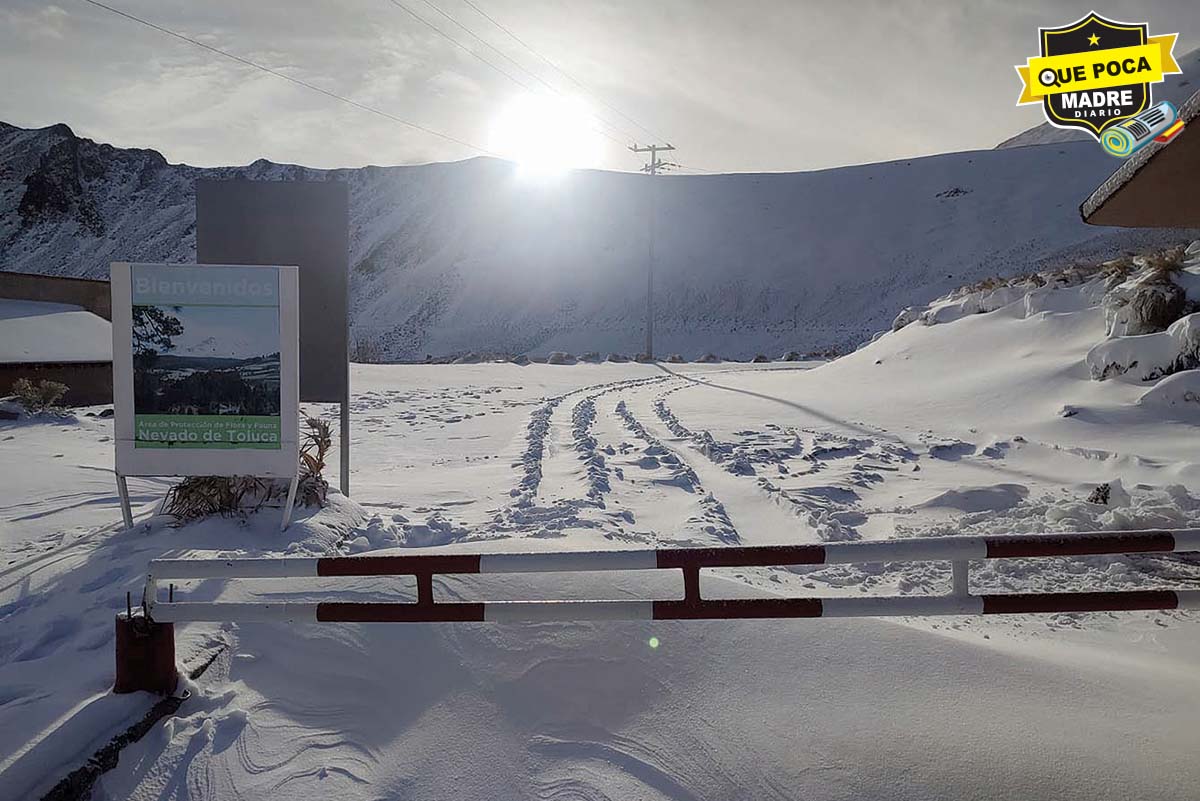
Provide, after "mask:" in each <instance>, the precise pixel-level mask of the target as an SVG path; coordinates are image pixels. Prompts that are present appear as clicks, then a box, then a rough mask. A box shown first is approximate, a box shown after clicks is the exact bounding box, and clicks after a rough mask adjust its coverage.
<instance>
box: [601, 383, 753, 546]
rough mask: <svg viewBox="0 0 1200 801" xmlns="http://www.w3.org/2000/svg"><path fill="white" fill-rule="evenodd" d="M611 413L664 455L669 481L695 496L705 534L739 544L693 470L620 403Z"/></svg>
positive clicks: (726, 517)
mask: <svg viewBox="0 0 1200 801" xmlns="http://www.w3.org/2000/svg"><path fill="white" fill-rule="evenodd" d="M614 411H615V412H616V414H617V416H619V417H620V418H621V420H622V421H623V422H624V424H625V427H626V428H627V429H628V430H629V431H630V432H631V433H632V434H634V435H635V436H637V437H638V438H640V439H641V440H643V441H644V442H645V443H646V444H647V445H649V446H650V447H651V448H654V449H658V450H659V451H661V452H662V454H664V456H663V458H661V459H660V460H659V461H660V462H663V463H665V464H667V465H668V467H669V468H670V469H671V474H672V478H673V479H675V481H676V483H677V486H680V487H681V488H683V489H685V490H686V491H687V492H693V493H696V494H697V495H698V496H699V498H700V500H699V503H700V507H701V509H702V511H703V524H704V526H705V528H704V530H705V533H707V534H710V535H712V536H714V537H716V538H717V539H718V540H720V541H721V542H723V543H725V544H727V545H735V544H738V543H740V542H741V537H740V536H739V534H738V532H737V528H736V527H735V526H734V525H733V521H731V520H730V519H729V515H728V513H727V512H726V511H725V505H724V504H722V503H721V502H720V501H719V500H717V499H716V497H715V496H714V495H713V494H712V493H711V492H709V491H708V490H707V489H706V488H705V487H704V484H703V483H702V482H701V481H700V477H699V476H698V475H696V471H695V470H693V469H692V468H691V467H690V466H689V465H688V464H687V462H685V461H683V460H682V459H680V458H679V457H678V456H676V455H675V454H673V453H672V452H671V451H670V449H669V448H667V447H666V446H665V445H663V443H662V442H661V441H660V440H659V439H658V438H657V437H655V436H654V435H653V434H651V433H650V432H649V431H647V430H646V427H645V426H643V425H642V423H641V421H639V420H638V419H637V418H636V417H635V416H634V415H633V412H631V411H629V407H628V406H627V405H626V403H625V401H624V400H621V401H618V402H617V406H616V409H615V410H614ZM650 455H653V456H658V455H659V454H653V453H652V454H650Z"/></svg>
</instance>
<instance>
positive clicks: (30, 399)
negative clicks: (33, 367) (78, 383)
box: [12, 378, 69, 414]
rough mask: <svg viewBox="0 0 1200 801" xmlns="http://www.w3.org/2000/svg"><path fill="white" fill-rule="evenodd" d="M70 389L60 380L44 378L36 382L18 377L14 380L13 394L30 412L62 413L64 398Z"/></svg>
mask: <svg viewBox="0 0 1200 801" xmlns="http://www.w3.org/2000/svg"><path fill="white" fill-rule="evenodd" d="M68 389H69V387H67V385H66V384H63V383H61V382H58V381H47V380H45V379H43V380H41V381H38V382H37V383H36V384H35V383H34V382H33V381H31V380H30V379H28V378H18V379H17V380H16V381H15V382H13V385H12V394H13V396H14V397H16V399H17V402H18V403H20V404H21V408H23V409H24V410H25V411H26V412H28V413H29V414H41V413H42V412H53V413H61V412H62V411H64V407H63V404H62V399H63V396H64V395H66V394H67V390H68Z"/></svg>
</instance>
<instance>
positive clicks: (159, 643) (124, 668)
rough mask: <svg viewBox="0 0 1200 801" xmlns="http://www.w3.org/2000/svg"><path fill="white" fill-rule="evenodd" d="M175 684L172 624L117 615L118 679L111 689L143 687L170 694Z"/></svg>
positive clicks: (121, 691) (176, 680)
mask: <svg viewBox="0 0 1200 801" xmlns="http://www.w3.org/2000/svg"><path fill="white" fill-rule="evenodd" d="M178 684H179V671H178V670H177V669H176V667H175V624H174V623H154V622H151V621H148V620H146V619H145V618H144V617H138V616H136V615H135V616H134V617H133V618H130V617H129V616H128V615H124V614H120V615H117V680H116V681H115V682H114V683H113V692H114V693H134V692H138V691H140V690H144V691H146V692H151V693H158V694H160V695H169V694H171V693H173V692H175V688H176V687H177V686H178Z"/></svg>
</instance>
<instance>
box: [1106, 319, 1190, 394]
mask: <svg viewBox="0 0 1200 801" xmlns="http://www.w3.org/2000/svg"><path fill="white" fill-rule="evenodd" d="M1087 366H1088V372H1089V373H1090V374H1091V376H1092V378H1094V379H1095V380H1097V381H1103V380H1105V379H1107V378H1112V377H1114V376H1119V375H1128V376H1129V377H1131V378H1134V379H1136V380H1138V381H1153V380H1155V379H1157V378H1162V377H1163V376H1167V375H1170V374H1172V373H1177V372H1180V371H1181V370H1191V369H1194V368H1196V367H1200V313H1198V314H1189V315H1188V316H1186V317H1183V318H1181V319H1179V320H1176V321H1175V322H1174V323H1171V325H1170V327H1169V328H1167V330H1166V331H1161V332H1159V333H1156V334H1142V335H1141V336H1118V337H1115V338H1113V339H1108V340H1105V341H1104V342H1101V343H1100V344H1098V345H1096V346H1095V347H1094V348H1092V349H1091V350H1090V351H1088V354H1087Z"/></svg>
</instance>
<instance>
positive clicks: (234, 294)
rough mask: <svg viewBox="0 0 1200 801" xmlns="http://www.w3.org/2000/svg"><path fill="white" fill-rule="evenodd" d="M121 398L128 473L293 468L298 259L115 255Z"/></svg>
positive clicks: (128, 517)
mask: <svg viewBox="0 0 1200 801" xmlns="http://www.w3.org/2000/svg"><path fill="white" fill-rule="evenodd" d="M111 270H112V274H111V284H112V308H113V320H112V330H113V401H114V409H115V433H116V436H115V440H116V474H117V488H118V490H119V492H120V495H121V513H122V516H123V518H124V521H125V525H126V527H130V526H132V525H133V515H132V510H131V509H130V506H129V491H128V487H127V485H126V480H125V479H126V477H127V476H233V475H250V476H257V477H262V478H287V479H290V482H291V484H290V488H289V492H288V500H287V505H286V506H285V507H284V512H283V515H284V520H283V525H284V526H285V527H286V526H287V522H288V519H289V518H290V515H291V505H292V503H293V502H294V501H295V493H296V482H297V479H298V462H299V333H298V331H299V285H298V281H297V271H296V268H295V267H272V266H266V267H264V266H245V265H220V266H196V265H170V264H129V263H124V262H120V263H114V264H113V265H112V267H111Z"/></svg>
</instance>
